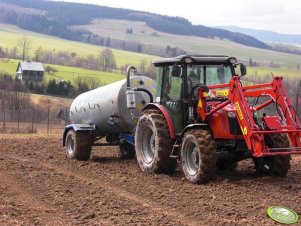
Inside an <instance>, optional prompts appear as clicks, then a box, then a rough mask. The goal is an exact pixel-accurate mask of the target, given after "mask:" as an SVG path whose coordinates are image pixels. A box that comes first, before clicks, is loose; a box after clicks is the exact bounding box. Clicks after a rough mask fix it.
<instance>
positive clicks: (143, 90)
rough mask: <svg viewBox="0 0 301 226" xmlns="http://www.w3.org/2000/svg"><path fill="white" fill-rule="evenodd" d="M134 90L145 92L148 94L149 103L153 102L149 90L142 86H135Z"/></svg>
mask: <svg viewBox="0 0 301 226" xmlns="http://www.w3.org/2000/svg"><path fill="white" fill-rule="evenodd" d="M134 90H135V91H141V92H145V93H147V94H148V96H149V102H150V103H153V102H154V97H153V94H152V93H151V92H150V91H149V90H147V89H143V88H135V89H134Z"/></svg>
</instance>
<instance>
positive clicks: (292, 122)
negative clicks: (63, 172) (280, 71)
mask: <svg viewBox="0 0 301 226" xmlns="http://www.w3.org/2000/svg"><path fill="white" fill-rule="evenodd" d="M153 64H154V66H155V67H156V68H157V81H156V94H155V97H154V98H153V99H154V101H153V102H152V103H148V104H146V105H145V106H144V108H143V111H142V113H141V115H140V117H139V119H138V122H137V125H136V128H135V136H134V140H135V152H136V158H137V161H138V164H139V166H140V168H141V170H142V171H144V172H146V173H168V174H172V173H173V172H174V171H175V169H176V167H177V165H178V163H180V165H181V167H182V171H183V173H184V175H185V177H186V178H187V180H188V181H190V182H192V183H197V184H200V183H205V182H208V181H209V180H210V179H212V178H214V176H215V172H216V170H217V169H219V170H234V169H235V168H236V167H237V163H238V162H239V161H241V160H244V159H247V158H252V159H253V161H254V165H255V169H256V171H257V172H258V173H260V174H263V175H271V176H279V177H284V176H286V175H287V173H288V170H289V169H290V160H291V154H301V140H300V133H301V127H300V122H299V120H298V118H297V115H296V112H295V110H294V107H293V105H292V103H291V100H290V98H289V96H288V94H287V92H286V89H285V87H284V85H283V82H282V78H281V77H275V76H273V79H272V82H270V83H266V84H256V85H246V86H243V85H242V76H244V75H246V66H245V65H244V64H242V63H237V60H236V58H234V57H228V56H219V55H215V56H206V55H196V56H194V55H184V56H178V57H173V58H161V59H157V60H154V61H153ZM259 100H262V101H259ZM271 107H274V108H275V109H276V114H271V113H270V111H269V108H271ZM265 109H267V110H266V111H265Z"/></svg>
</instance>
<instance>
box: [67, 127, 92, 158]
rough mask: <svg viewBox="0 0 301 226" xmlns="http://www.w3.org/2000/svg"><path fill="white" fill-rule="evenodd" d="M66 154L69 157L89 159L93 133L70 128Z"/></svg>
mask: <svg viewBox="0 0 301 226" xmlns="http://www.w3.org/2000/svg"><path fill="white" fill-rule="evenodd" d="M65 143H66V155H67V157H68V158H69V159H77V160H83V161H87V160H89V158H90V155H91V149H92V144H91V135H90V133H88V132H75V131H74V130H69V131H68V133H67V136H66V142H65Z"/></svg>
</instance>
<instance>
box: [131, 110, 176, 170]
mask: <svg viewBox="0 0 301 226" xmlns="http://www.w3.org/2000/svg"><path fill="white" fill-rule="evenodd" d="M172 145H173V143H172V139H171V137H170V133H169V128H168V125H167V122H166V119H165V117H164V116H163V115H162V113H161V112H160V111H159V110H156V109H150V110H146V111H145V112H143V114H142V115H141V116H140V118H139V120H138V123H137V127H136V132H135V150H136V158H137V161H138V164H139V167H140V168H141V170H142V171H143V172H146V173H166V174H172V173H174V171H175V169H176V167H177V161H176V159H172V158H170V157H169V155H170V153H171V150H172Z"/></svg>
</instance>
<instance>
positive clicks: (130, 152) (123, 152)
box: [119, 143, 135, 159]
mask: <svg viewBox="0 0 301 226" xmlns="http://www.w3.org/2000/svg"><path fill="white" fill-rule="evenodd" d="M119 150H120V158H121V159H133V158H134V157H135V148H134V146H133V145H131V144H128V143H124V144H120V145H119Z"/></svg>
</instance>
